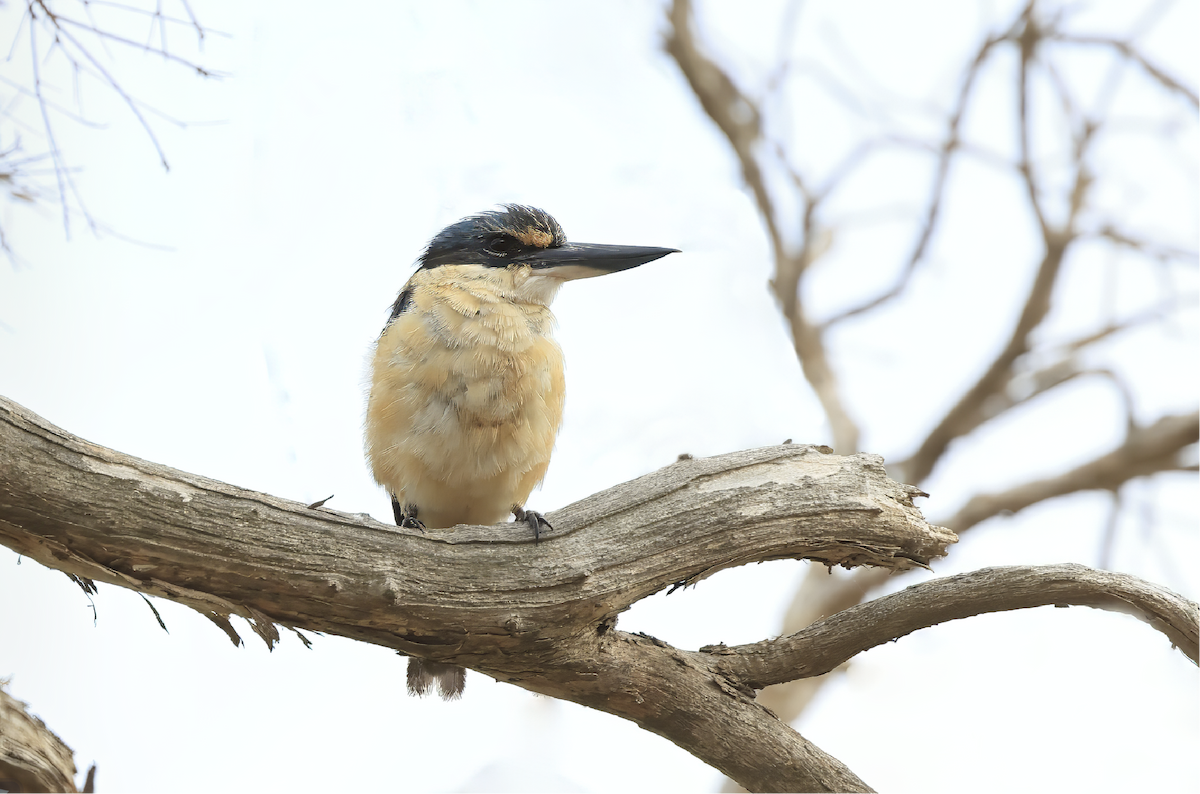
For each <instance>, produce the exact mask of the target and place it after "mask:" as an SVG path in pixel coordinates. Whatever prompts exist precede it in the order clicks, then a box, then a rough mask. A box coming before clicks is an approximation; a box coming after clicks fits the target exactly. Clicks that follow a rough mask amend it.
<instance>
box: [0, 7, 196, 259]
mask: <svg viewBox="0 0 1200 794" xmlns="http://www.w3.org/2000/svg"><path fill="white" fill-rule="evenodd" d="M178 2H179V6H180V8H181V10H182V14H183V16H173V15H171V14H169V13H165V12H164V10H163V3H162V2H161V1H160V2H156V3H146V4H145V7H138V6H135V5H128V4H124V3H116V2H106V1H105V0H24V2H23V3H22V5H23V6H24V14H23V15H22V16H21V18H20V20H19V22H18V24H17V29H16V30H15V31H14V33H13V35H12V39H11V41H10V42H9V43H8V57H7V61H8V65H9V66H10V67H11V66H12V65H13V63H14V59H16V58H19V57H21V56H22V55H24V56H25V57H26V60H25V62H24V63H25V65H26V66H27V68H28V73H22V72H21V71H20V70H15V69H13V70H10V71H12V72H14V73H15V76H12V77H10V76H8V75H0V190H3V191H4V192H6V193H7V195H8V198H9V199H10V200H16V201H20V202H24V203H26V204H37V205H46V204H52V203H57V204H58V207H59V211H60V212H61V215H62V225H63V230H64V231H65V232H66V233H67V235H68V236H69V235H70V231H71V220H72V218H73V217H77V218H80V219H82V220H83V222H84V223H85V224H86V225H87V227H88V229H89V230H90V231H91V232H92V233H94V234H96V233H99V232H101V231H102V230H106V227H105V226H104V224H103V223H102V222H101V221H99V220H98V219H97V218H96V217H95V216H94V215H93V214H92V212H91V211H90V210H89V209H88V206H87V204H86V203H85V201H84V195H83V192H82V191H81V190H80V188H79V185H78V183H77V181H76V179H75V174H76V171H77V166H74V165H72V164H71V159H70V157H69V156H68V154H67V152H66V150H65V149H64V147H63V145H62V143H61V141H60V137H61V136H60V135H58V134H57V130H58V125H59V123H60V122H61V121H62V120H64V119H65V120H68V121H71V122H74V123H76V124H80V125H83V126H85V127H88V128H91V129H93V130H95V129H103V128H105V127H106V126H107V125H106V124H105V123H103V122H99V121H96V120H95V119H94V117H93V116H92V115H91V114H90V113H89V112H88V111H87V110H86V109H85V106H84V100H85V93H87V92H89V91H95V90H97V89H98V90H99V92H100V93H104V92H109V93H111V94H112V95H114V96H116V97H117V98H118V99H119V100H120V103H121V105H123V106H124V109H125V110H126V112H128V113H130V114H132V115H133V117H134V118H135V119H136V120H137V124H138V126H139V127H140V128H141V129H142V131H143V132H144V133H145V135H146V137H147V139H148V140H149V141H150V143H151V145H152V146H153V148H154V151H155V152H156V153H157V155H158V159H159V162H160V163H161V165H162V167H163V169H164V170H169V169H170V166H169V165H168V163H167V155H166V152H165V151H164V149H163V147H162V144H161V142H160V141H159V136H158V135H157V134H156V133H155V129H154V126H153V124H152V123H151V120H150V117H151V116H155V117H157V118H159V119H160V120H163V121H166V122H168V123H171V124H175V125H177V126H186V125H185V123H184V122H181V121H179V120H178V119H174V118H172V117H170V116H168V115H166V114H165V113H163V112H161V111H160V110H158V109H157V108H156V107H155V106H154V105H153V104H150V103H147V102H145V101H143V100H142V99H139V98H138V96H137V94H136V93H135V92H133V91H130V90H128V89H127V88H126V87H125V85H126V79H127V78H128V77H129V74H128V73H129V72H130V71H131V70H132V69H133V67H132V66H131V65H130V63H129V62H121V60H120V59H118V58H116V57H114V49H117V48H119V49H122V50H128V51H132V52H140V53H141V54H143V55H146V56H154V57H156V58H158V59H160V60H161V61H162V62H164V63H167V64H171V65H174V66H178V67H183V68H185V69H187V70H188V71H190V72H192V73H194V74H197V75H199V76H201V77H214V76H217V74H216V73H215V72H213V71H212V70H210V69H209V68H207V67H205V66H203V65H201V64H200V63H199V60H198V56H199V55H200V53H201V52H202V48H203V44H204V40H205V37H206V36H208V35H212V32H211V31H209V30H207V29H206V28H205V27H204V26H203V25H201V24H200V22H199V20H198V19H197V18H196V16H195V14H194V13H193V12H192V9H191V6H190V5H189V4H188V2H187V0H178ZM141 19H144V20H145V25H146V38H145V40H144V41H140V42H139V41H137V40H135V39H133V38H130V37H129V36H127V35H124V31H126V30H128V29H129V28H130V23H131V22H133V21H135V20H141ZM180 27H182V28H185V29H186V30H187V32H188V34H189V35H190V36H192V37H194V44H193V46H194V47H195V49H196V53H195V56H193V55H188V56H183V55H179V54H177V53H176V52H175V51H173V50H172V49H171V48H169V47H168V32H169V30H171V29H172V28H176V29H178V28H180ZM175 46H176V47H178V46H179V44H178V42H176V43H175ZM123 73H125V74H123ZM90 98H91V99H92V100H94V99H95V97H90ZM90 104H92V105H95V104H97V103H96V102H94V101H93V102H91V103H90ZM22 133H24V135H25V137H26V138H27V139H28V138H31V139H33V140H34V141H36V142H37V143H36V144H35V145H34V146H33V147H32V148H31V149H28V150H27V149H26V144H25V143H24V140H23V139H22ZM0 248H2V249H3V251H4V253H5V254H7V255H8V256H9V257H10V259H11V258H12V257H13V256H14V252H13V249H12V245H11V243H10V240H9V236H8V235H6V234H5V229H4V223H3V222H2V221H0Z"/></svg>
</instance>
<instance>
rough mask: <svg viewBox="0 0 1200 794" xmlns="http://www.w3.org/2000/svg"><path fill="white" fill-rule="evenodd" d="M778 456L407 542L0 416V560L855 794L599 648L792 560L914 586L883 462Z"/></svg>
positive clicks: (735, 690) (753, 726)
mask: <svg viewBox="0 0 1200 794" xmlns="http://www.w3.org/2000/svg"><path fill="white" fill-rule="evenodd" d="M828 453H829V451H828V449H823V448H817V447H807V446H800V445H784V446H778V447H770V448H766V449H760V450H750V451H746V452H739V453H734V454H731V455H724V456H720V457H716V458H709V459H694V460H683V461H679V462H677V463H675V464H673V465H671V466H668V467H666V468H664V469H661V470H659V471H657V472H655V473H653V474H649V475H647V476H645V477H642V478H639V479H638V480H635V481H633V482H630V483H626V484H625V485H621V486H617V487H616V488H612V489H609V490H607V491H604V492H601V493H598V494H596V495H594V496H591V497H589V498H587V499H584V500H583V501H581V502H578V503H576V504H574V505H571V506H569V507H567V508H564V509H563V510H561V511H557V512H556V513H554V514H552V515H551V516H550V520H551V522H552V523H553V525H554V527H555V531H554V532H552V533H551V534H550V535H549V536H548V537H545V536H544V537H543V538H542V541H541V542H540V543H537V544H535V543H534V542H533V538H532V537H530V536H529V533H528V532H526V531H523V527H522V526H520V525H517V524H508V525H500V526H494V527H466V526H462V527H456V528H454V529H453V530H449V531H445V532H434V531H431V532H429V533H428V534H421V533H420V532H415V531H408V530H403V529H399V528H397V527H394V526H389V525H385V524H380V523H378V522H376V521H374V520H372V519H371V518H369V517H367V516H363V515H357V516H356V515H348V514H344V513H336V512H333V511H329V510H326V509H323V508H322V509H310V508H308V507H306V506H304V505H302V504H298V503H295V502H289V501H286V500H283V499H278V498H275V497H272V496H269V495H266V494H261V493H255V492H252V491H246V490H242V489H240V488H236V487H233V486H230V485H226V484H224V483H220V482H216V481H214V480H209V479H206V478H203V477H198V476H195V475H191V474H187V473H184V472H179V471H175V470H173V469H169V468H167V467H165V466H160V465H157V464H153V463H149V462H146V461H142V460H139V459H136V458H132V457H129V456H126V455H121V454H120V453H116V452H113V451H111V450H107V449H104V448H102V447H98V446H96V445H93V444H89V443H88V442H86V441H83V440H81V439H78V438H76V437H74V436H71V435H70V434H68V433H66V432H65V431H63V430H60V429H58V428H56V427H54V426H53V425H51V424H49V423H47V422H46V421H45V420H43V419H41V418H40V417H38V416H36V415H34V414H32V413H30V412H29V411H27V410H25V409H23V408H21V407H20V406H18V405H16V404H14V403H12V402H10V401H7V400H2V399H0V472H2V476H0V543H3V544H4V545H6V546H8V547H10V548H12V549H13V550H15V551H16V552H18V553H19V554H22V555H24V556H28V557H31V558H33V559H34V560H35V561H37V562H40V563H42V564H44V565H47V566H49V567H53V568H56V569H58V570H61V571H64V572H66V573H68V574H70V575H72V576H74V577H76V578H77V579H79V580H91V581H98V582H105V583H109V584H115V585H118V586H121V587H126V588H130V589H133V590H136V591H138V592H140V593H144V594H147V595H155V596H160V597H163V598H170V599H172V600H175V601H178V602H180V603H183V604H186V605H188V606H191V607H193V608H195V609H196V610H198V611H199V612H201V613H202V614H204V615H206V616H207V617H209V618H210V619H212V620H213V621H214V622H216V623H217V624H218V625H219V626H220V627H221V628H222V630H223V631H225V632H226V633H227V634H228V635H229V636H230V638H231V639H233V640H234V641H235V642H240V638H239V637H238V634H237V632H236V631H235V629H234V627H233V625H232V623H231V620H230V618H231V616H234V615H236V616H239V617H242V618H245V619H246V620H248V621H249V622H250V624H251V626H252V627H253V629H254V631H255V632H256V633H258V634H259V636H260V637H261V638H262V639H263V640H264V641H265V642H266V643H267V644H268V646H271V645H273V644H274V643H275V642H276V641H277V640H278V637H279V633H278V629H277V626H284V627H286V628H292V629H306V630H310V631H317V632H324V633H330V634H337V635H340V636H344V637H349V638H352V639H357V640H361V641H364V642H370V643H374V644H377V645H382V646H385V647H389V648H394V649H396V650H398V651H401V652H403V653H406V654H415V655H420V656H425V657H428V658H433V659H436V660H438V661H443V662H450V663H454V664H458V665H462V666H465V667H470V668H472V669H475V670H479V671H482V672H484V673H487V674H488V675H491V676H493V677H495V678H497V679H499V680H502V681H507V682H510V683H514V684H517V685H518V686H521V687H524V688H526V689H530V690H532V691H535V692H540V693H542V694H546V695H551V696H553V697H560V698H565V699H568V700H573V701H575V702H578V703H582V704H584V705H588V706H592V707H594V708H597V709H601V710H603V711H607V712H609V713H612V714H616V715H618V716H622V717H625V718H626V719H630V720H632V721H634V722H635V723H637V724H638V725H640V726H642V727H644V728H646V729H647V730H651V731H654V732H655V733H658V734H660V735H662V736H665V737H667V738H669V739H671V740H672V741H674V742H676V743H677V744H679V745H680V746H681V747H683V748H684V749H687V750H688V751H689V752H692V753H693V754H695V755H696V756H698V757H700V758H701V759H703V760H705V761H706V762H708V763H710V764H712V765H713V766H715V767H717V768H718V769H721V770H722V771H723V772H725V773H726V774H728V775H730V776H732V777H734V778H735V779H737V780H738V781H739V782H741V783H743V785H745V786H747V787H748V788H754V789H760V790H818V791H830V790H865V789H866V784H865V783H863V782H862V781H861V780H859V779H858V778H857V777H855V776H854V775H853V774H852V773H851V772H849V770H847V769H846V768H845V767H844V766H842V765H841V764H840V763H839V762H837V761H836V760H835V759H833V758H830V757H829V756H827V755H825V754H824V753H822V752H821V751H820V750H819V749H818V748H816V747H814V746H812V745H811V744H810V743H808V742H807V741H806V740H805V739H804V738H803V737H801V736H800V735H799V734H797V733H796V732H795V731H793V730H792V729H791V728H790V727H788V726H787V725H786V724H785V723H782V722H780V721H779V720H778V719H777V718H776V717H775V716H774V715H773V714H771V713H770V712H769V711H768V710H767V709H765V708H763V707H762V706H761V705H759V704H758V703H756V702H755V700H754V692H753V690H752V689H750V688H749V687H746V686H744V685H741V684H739V683H738V682H736V681H732V680H727V679H726V678H724V677H722V676H719V675H716V674H715V673H714V671H713V669H712V668H711V666H710V661H711V660H710V658H709V657H708V656H707V655H700V654H696V653H687V652H684V651H679V650H677V649H674V648H671V647H670V646H667V645H665V644H663V643H660V642H658V641H656V640H653V639H652V638H648V637H641V636H637V635H630V634H626V633H624V632H620V631H617V630H616V629H615V623H616V619H617V616H618V615H619V614H620V613H621V612H622V611H624V610H625V609H627V608H628V607H629V606H630V605H631V604H633V603H634V602H636V601H638V600H639V599H641V598H644V597H646V596H648V595H650V594H652V593H655V592H657V591H659V590H662V589H664V588H666V587H669V586H671V585H672V584H674V583H677V582H681V581H686V582H694V581H698V580H700V579H703V578H704V577H706V576H709V575H711V574H713V573H715V572H717V571H720V570H722V569H723V568H728V567H731V566H735V565H744V564H746V563H751V562H758V561H763V560H771V559H786V558H795V559H800V558H805V559H811V560H815V561H818V562H821V563H824V564H827V565H844V566H854V565H880V566H883V567H887V568H892V569H898V570H903V569H907V568H911V567H926V566H928V564H929V563H930V561H931V560H933V559H934V558H936V557H939V556H942V555H944V554H945V551H946V547H947V545H949V544H950V543H953V542H954V540H955V538H954V535H953V534H952V533H949V532H947V531H945V530H942V529H939V528H937V527H933V526H930V525H929V524H927V523H926V522H925V521H924V520H923V519H922V518H921V516H920V513H919V511H918V510H917V509H916V508H915V507H914V506H913V504H912V499H913V497H914V496H916V495H919V493H920V492H919V491H917V490H916V489H912V488H908V487H907V486H903V485H899V484H896V483H894V482H892V481H891V480H889V479H887V477H886V474H885V473H884V469H883V462H882V459H880V458H878V457H877V456H872V455H856V456H853V457H838V456H835V455H832V454H828Z"/></svg>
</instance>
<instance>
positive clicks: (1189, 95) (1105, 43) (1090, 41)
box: [1047, 31, 1200, 108]
mask: <svg viewBox="0 0 1200 794" xmlns="http://www.w3.org/2000/svg"><path fill="white" fill-rule="evenodd" d="M1047 38H1048V39H1051V40H1053V41H1059V42H1062V43H1064V44H1079V45H1084V46H1098V47H1108V48H1110V49H1114V50H1116V51H1117V52H1119V53H1120V54H1121V55H1123V56H1125V57H1126V58H1128V59H1129V60H1131V61H1133V62H1134V63H1136V64H1137V65H1138V66H1140V67H1141V68H1142V70H1143V71H1144V72H1145V73H1146V74H1147V75H1149V76H1150V77H1151V78H1152V79H1154V80H1155V81H1156V82H1158V83H1159V84H1160V85H1161V86H1162V87H1163V88H1165V89H1167V90H1168V91H1170V92H1172V93H1175V94H1179V95H1180V96H1182V97H1183V98H1184V99H1186V100H1187V101H1188V102H1189V103H1190V104H1191V105H1192V107H1193V108H1200V96H1198V95H1197V93H1196V89H1194V88H1192V87H1191V86H1187V85H1184V84H1183V83H1182V82H1181V81H1179V80H1177V79H1175V78H1174V77H1172V76H1171V75H1169V74H1167V73H1166V72H1165V71H1164V70H1163V69H1161V68H1160V67H1158V66H1156V65H1155V64H1153V63H1151V62H1150V59H1149V58H1147V57H1146V56H1145V55H1144V54H1142V52H1141V51H1140V50H1138V49H1137V48H1136V47H1134V46H1133V44H1132V42H1129V41H1124V40H1122V39H1114V38H1109V37H1107V36H1080V35H1076V34H1071V33H1063V32H1062V31H1054V32H1053V33H1051V34H1049V35H1048V36H1047Z"/></svg>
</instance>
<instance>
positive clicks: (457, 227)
mask: <svg viewBox="0 0 1200 794" xmlns="http://www.w3.org/2000/svg"><path fill="white" fill-rule="evenodd" d="M675 251H676V249H674V248H648V247H641V246H625V245H594V244H588V243H569V242H567V238H566V235H564V234H563V231H562V227H560V226H559V225H558V222H557V221H555V220H554V218H552V217H550V215H549V214H547V213H546V212H544V211H542V210H539V209H535V208H533V207H524V206H518V205H513V204H507V205H504V209H503V210H497V211H493V212H484V213H481V214H479V215H474V216H472V217H469V218H465V219H463V220H461V221H459V222H458V223H454V224H452V225H450V226H447V227H446V228H445V229H443V230H442V231H441V232H439V233H438V234H437V236H435V237H434V238H433V240H432V241H430V243H429V245H428V246H427V247H426V248H425V251H424V253H422V254H421V257H420V259H419V260H418V264H419V267H418V269H417V272H416V273H414V274H413V276H412V278H410V279H409V280H408V283H407V284H405V285H404V289H403V290H401V292H400V295H399V297H397V298H396V302H395V304H393V306H392V314H391V317H390V318H389V319H388V322H387V325H386V326H384V329H383V333H381V334H380V336H379V341H378V342H377V343H376V346H375V355H374V360H373V365H372V373H371V390H370V397H369V399H368V402H367V419H366V452H367V460H368V461H369V462H370V465H371V470H372V472H373V474H374V475H375V480H376V481H377V482H378V483H379V484H380V485H382V486H383V487H384V488H386V489H387V490H388V492H389V493H390V494H391V497H392V509H393V511H394V513H395V518H396V523H397V524H399V525H400V526H403V527H408V528H411V529H419V530H421V531H424V530H425V529H426V528H430V529H435V528H438V529H440V528H446V527H452V526H454V525H455V524H494V523H498V522H500V521H503V520H504V519H505V518H507V517H508V515H509V514H510V513H511V514H512V515H514V516H515V517H516V519H517V520H518V521H524V522H525V523H527V524H528V526H529V527H530V529H532V530H533V535H534V541H535V542H536V541H537V540H538V538H539V537H540V534H541V531H542V528H547V529H549V528H550V525H549V523H548V522H547V521H546V519H545V518H543V517H542V516H541V514H539V513H536V512H534V511H532V510H526V509H525V500H526V499H528V498H529V494H530V492H531V491H533V489H534V486H536V485H537V484H538V483H540V482H541V481H542V478H543V477H544V476H545V475H546V467H547V466H548V465H549V463H550V452H551V450H552V449H553V447H554V438H555V436H556V435H557V434H558V429H559V426H560V425H561V423H562V411H563V399H564V396H565V395H564V381H563V361H562V351H561V350H560V349H559V347H558V345H557V344H556V343H555V342H554V340H553V339H552V338H551V336H550V333H551V328H552V326H553V324H554V316H553V315H552V314H551V313H550V302H551V301H552V300H553V299H554V296H555V294H557V292H558V288H559V287H561V286H562V285H563V282H566V281H570V280H573V279H579V278H590V277H592V276H601V275H604V274H606V273H615V272H617V271H619V270H628V269H629V268H632V267H637V266H638V265H642V264H645V263H646V262H652V261H654V260H655V259H659V258H660V257H663V256H666V255H667V254H670V253H674V252H675ZM464 680H465V671H464V670H463V669H462V668H461V667H457V666H455V665H450V664H442V663H438V662H432V661H429V660H426V659H421V658H418V657H412V658H410V659H409V662H408V690H409V692H410V693H412V694H417V695H424V694H426V693H427V692H428V691H429V689H430V687H431V686H432V685H433V684H434V683H435V682H436V683H437V688H438V691H439V692H440V694H441V695H442V697H443V698H446V699H452V698H457V697H459V696H460V695H461V694H462V690H463V684H464Z"/></svg>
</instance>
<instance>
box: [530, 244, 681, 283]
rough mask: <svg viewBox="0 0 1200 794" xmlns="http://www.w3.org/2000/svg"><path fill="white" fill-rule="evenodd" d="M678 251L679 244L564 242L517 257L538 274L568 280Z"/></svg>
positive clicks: (637, 263)
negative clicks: (657, 245) (659, 245)
mask: <svg viewBox="0 0 1200 794" xmlns="http://www.w3.org/2000/svg"><path fill="white" fill-rule="evenodd" d="M677 253H679V249H678V248H655V247H652V246H644V245H601V244H599V243H566V244H564V245H560V246H558V247H557V248H545V249H542V250H540V251H534V252H532V253H529V254H525V255H523V256H520V257H517V258H516V261H518V262H526V263H528V264H529V266H530V267H532V268H533V269H534V270H535V271H537V272H538V274H539V275H545V276H552V277H553V278H561V279H562V280H564V281H570V280H572V279H577V278H591V277H592V276H603V275H604V274H605V273H616V272H617V271H620V270H629V269H630V268H632V267H637V266H638V265H644V264H646V263H647V262H653V261H654V260H655V259H661V258H662V257H664V256H666V255H667V254H677Z"/></svg>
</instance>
